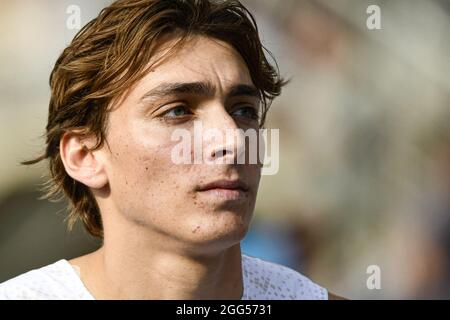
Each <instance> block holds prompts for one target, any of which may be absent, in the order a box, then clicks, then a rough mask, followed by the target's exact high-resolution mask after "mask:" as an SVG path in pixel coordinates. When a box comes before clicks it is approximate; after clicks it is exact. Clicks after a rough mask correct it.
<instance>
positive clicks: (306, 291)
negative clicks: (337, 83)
mask: <svg viewBox="0 0 450 320" xmlns="http://www.w3.org/2000/svg"><path fill="white" fill-rule="evenodd" d="M242 271H243V283H244V293H243V296H242V300H304V299H306V300H326V299H328V292H327V290H326V289H324V288H322V287H320V286H318V285H317V284H315V283H313V282H312V281H311V280H309V279H308V278H306V277H305V276H303V275H301V274H300V273H298V272H296V271H294V270H292V269H290V268H288V267H285V266H282V265H279V264H275V263H271V262H268V261H265V260H261V259H259V258H255V257H251V256H248V255H245V254H243V255H242ZM0 300H95V299H94V297H93V296H92V295H91V294H90V293H89V291H88V290H87V289H86V287H85V286H84V284H83V282H82V281H81V279H80V277H79V276H78V273H77V272H76V271H75V269H74V268H73V266H72V265H71V264H70V263H69V261H67V260H64V259H62V260H59V261H57V262H55V263H53V264H50V265H48V266H45V267H42V268H40V269H35V270H32V271H29V272H27V273H24V274H22V275H19V276H17V277H15V278H13V279H11V280H8V281H6V282H3V283H1V284H0Z"/></svg>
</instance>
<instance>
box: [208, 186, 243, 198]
mask: <svg viewBox="0 0 450 320" xmlns="http://www.w3.org/2000/svg"><path fill="white" fill-rule="evenodd" d="M200 193H201V194H204V195H206V196H209V197H214V198H219V199H223V200H242V199H245V198H246V195H247V192H246V191H244V190H241V189H220V188H216V189H209V190H204V191H200Z"/></svg>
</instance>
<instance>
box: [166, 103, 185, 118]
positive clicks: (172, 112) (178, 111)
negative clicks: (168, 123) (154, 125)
mask: <svg viewBox="0 0 450 320" xmlns="http://www.w3.org/2000/svg"><path fill="white" fill-rule="evenodd" d="M189 114H191V112H190V111H189V110H188V108H187V107H185V106H181V105H180V106H176V107H173V108H171V109H169V110H167V111H166V112H164V113H163V114H162V115H161V117H162V118H165V119H171V118H179V117H183V116H186V115H189Z"/></svg>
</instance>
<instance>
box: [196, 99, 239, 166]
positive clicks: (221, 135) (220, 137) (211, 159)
mask: <svg viewBox="0 0 450 320" xmlns="http://www.w3.org/2000/svg"><path fill="white" fill-rule="evenodd" d="M203 129H204V130H203V157H204V161H205V162H206V163H209V164H233V163H234V164H236V163H243V162H238V160H240V159H242V157H245V138H244V137H243V134H242V132H243V131H242V130H241V129H240V128H239V127H238V126H237V125H236V122H235V120H234V119H233V118H232V117H231V116H230V115H229V114H228V112H227V111H226V110H225V108H224V107H220V108H214V111H213V110H211V114H210V115H208V117H207V119H205V120H204V122H203ZM244 160H245V159H244Z"/></svg>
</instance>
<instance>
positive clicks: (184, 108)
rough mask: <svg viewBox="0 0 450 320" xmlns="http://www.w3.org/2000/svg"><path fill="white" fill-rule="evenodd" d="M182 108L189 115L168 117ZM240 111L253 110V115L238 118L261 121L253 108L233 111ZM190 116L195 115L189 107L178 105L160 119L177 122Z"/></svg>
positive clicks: (164, 113)
mask: <svg viewBox="0 0 450 320" xmlns="http://www.w3.org/2000/svg"><path fill="white" fill-rule="evenodd" d="M180 108H182V109H183V110H184V111H187V114H184V115H181V116H167V115H168V114H169V113H170V112H173V111H174V110H177V109H180ZM238 110H251V112H252V114H251V115H250V116H249V117H246V116H238V117H242V118H247V119H248V120H259V119H260V116H259V113H258V111H257V110H256V109H255V108H254V107H251V106H248V105H247V106H242V107H240V108H237V109H236V110H234V111H233V113H235V112H236V111H238ZM189 115H193V113H192V112H191V111H190V110H189V108H188V107H186V106H185V105H177V106H175V107H173V108H170V109H169V110H167V111H165V112H163V113H162V114H161V115H160V117H161V118H163V119H165V120H177V119H183V118H184V117H186V116H189Z"/></svg>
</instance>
